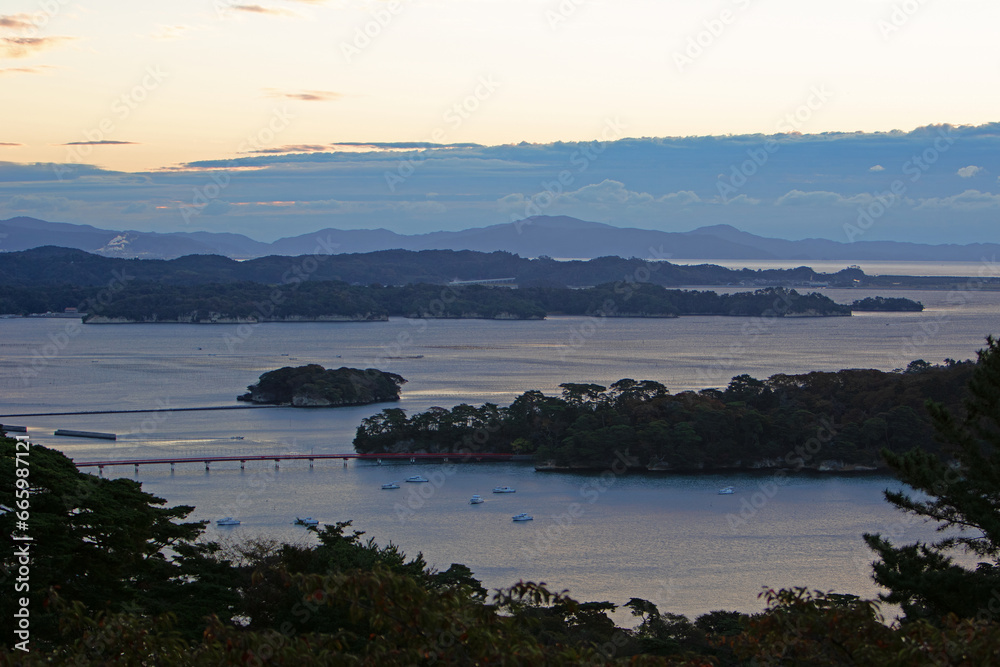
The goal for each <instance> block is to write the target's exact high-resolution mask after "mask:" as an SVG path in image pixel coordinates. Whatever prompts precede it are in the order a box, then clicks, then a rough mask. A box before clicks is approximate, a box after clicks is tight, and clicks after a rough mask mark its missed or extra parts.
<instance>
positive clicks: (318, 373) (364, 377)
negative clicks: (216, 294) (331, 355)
mask: <svg viewBox="0 0 1000 667" xmlns="http://www.w3.org/2000/svg"><path fill="white" fill-rule="evenodd" d="M405 383H406V380H405V379H403V377H402V376H399V375H396V374H395V373H386V372H385V371H380V370H378V369H375V368H366V369H364V370H361V369H360V368H347V367H342V368H337V369H332V368H331V369H327V368H323V367H322V366H320V365H319V364H308V365H306V366H295V367H292V366H285V367H284V368H279V369H278V370H274V371H268V372H267V373H264V374H263V375H261V376H260V379H259V380H258V381H257V383H256V384H252V385H250V386H249V387H247V389H249V391H248V392H247V393H246V394H243V395H242V396H237V397H236V400H238V401H247V402H249V403H258V404H264V405H290V406H293V407H297V408H328V407H341V406H348V405H368V404H369V403H381V402H384V401H398V400H399V388H400V387H401V386H402V385H403V384H405Z"/></svg>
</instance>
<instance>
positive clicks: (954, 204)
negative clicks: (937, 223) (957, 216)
mask: <svg viewBox="0 0 1000 667" xmlns="http://www.w3.org/2000/svg"><path fill="white" fill-rule="evenodd" d="M996 207H1000V195H995V194H992V193H990V192H980V191H979V190H966V191H965V192H963V193H961V194H958V195H952V196H951V197H930V198H928V199H921V200H920V203H919V205H918V206H917V208H918V209H927V208H950V209H957V210H960V211H975V210H981V209H985V208H996Z"/></svg>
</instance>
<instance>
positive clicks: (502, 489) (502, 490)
mask: <svg viewBox="0 0 1000 667" xmlns="http://www.w3.org/2000/svg"><path fill="white" fill-rule="evenodd" d="M514 492H515V490H514V489H512V488H510V487H509V486H498V487H496V488H495V489H493V493H514Z"/></svg>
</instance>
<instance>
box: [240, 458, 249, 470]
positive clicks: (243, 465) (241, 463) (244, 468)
mask: <svg viewBox="0 0 1000 667" xmlns="http://www.w3.org/2000/svg"><path fill="white" fill-rule="evenodd" d="M246 467H247V462H246V461H242V460H241V461H240V470H246Z"/></svg>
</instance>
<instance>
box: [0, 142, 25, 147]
mask: <svg viewBox="0 0 1000 667" xmlns="http://www.w3.org/2000/svg"><path fill="white" fill-rule="evenodd" d="M23 145H24V144H14V143H11V142H9V141H0V146H23Z"/></svg>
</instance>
